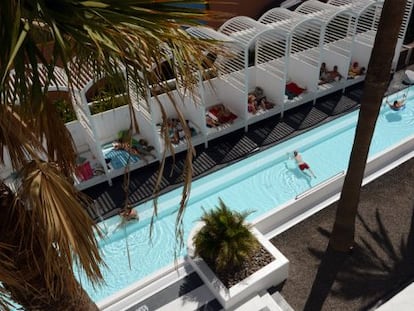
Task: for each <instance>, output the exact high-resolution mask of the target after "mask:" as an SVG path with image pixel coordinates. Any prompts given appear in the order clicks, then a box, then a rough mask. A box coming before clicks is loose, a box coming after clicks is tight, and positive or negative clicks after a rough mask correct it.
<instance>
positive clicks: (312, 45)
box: [259, 8, 324, 110]
mask: <svg viewBox="0 0 414 311" xmlns="http://www.w3.org/2000/svg"><path fill="white" fill-rule="evenodd" d="M259 22H261V23H263V24H266V25H268V26H271V27H272V28H275V29H279V31H283V32H284V35H285V39H284V40H283V41H280V42H278V44H279V46H280V47H281V48H282V47H283V46H284V45H285V46H286V54H285V55H286V57H284V58H282V59H280V62H278V67H279V68H282V71H284V73H283V75H284V79H285V80H284V84H283V85H281V89H280V90H279V92H280V94H282V95H281V96H283V102H284V110H289V109H291V108H294V107H296V106H299V105H301V104H303V103H306V102H309V101H313V100H314V96H315V92H316V91H317V87H318V81H319V69H320V63H321V51H322V37H323V27H324V24H323V22H322V21H321V20H319V19H317V18H314V17H308V16H306V15H304V14H300V13H297V12H293V11H290V10H287V9H284V8H275V9H272V10H269V11H267V12H266V13H264V14H263V15H262V16H261V17H260V18H259ZM283 62H284V66H283V65H282V64H283ZM281 76H282V74H281Z"/></svg>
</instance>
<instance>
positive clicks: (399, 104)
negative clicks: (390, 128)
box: [385, 94, 407, 111]
mask: <svg viewBox="0 0 414 311" xmlns="http://www.w3.org/2000/svg"><path fill="white" fill-rule="evenodd" d="M406 97H407V95H406V94H404V96H403V98H402V99H401V100H394V102H393V103H392V104H390V103H389V102H388V98H387V100H386V102H385V103H386V104H387V105H388V106H389V107H390V108H391V109H392V110H395V111H398V110H402V109H403V108H404V107H405V99H406Z"/></svg>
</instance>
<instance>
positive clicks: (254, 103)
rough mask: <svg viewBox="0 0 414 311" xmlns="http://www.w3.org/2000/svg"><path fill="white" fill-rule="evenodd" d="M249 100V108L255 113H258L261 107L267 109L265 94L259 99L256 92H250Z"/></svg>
mask: <svg viewBox="0 0 414 311" xmlns="http://www.w3.org/2000/svg"><path fill="white" fill-rule="evenodd" d="M247 101H248V102H247V109H248V111H249V112H251V113H253V114H256V112H257V111H258V110H259V109H263V110H266V97H264V96H263V97H262V98H261V99H260V100H258V99H257V97H256V95H255V94H249V96H248V97H247Z"/></svg>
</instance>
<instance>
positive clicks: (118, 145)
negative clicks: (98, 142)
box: [112, 140, 156, 162]
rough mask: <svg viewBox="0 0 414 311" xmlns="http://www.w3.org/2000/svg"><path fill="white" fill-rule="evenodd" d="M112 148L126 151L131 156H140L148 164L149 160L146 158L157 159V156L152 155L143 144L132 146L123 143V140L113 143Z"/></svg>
mask: <svg viewBox="0 0 414 311" xmlns="http://www.w3.org/2000/svg"><path fill="white" fill-rule="evenodd" d="M112 147H113V148H114V149H115V150H125V151H126V152H128V153H130V154H131V155H134V156H138V157H139V158H141V159H143V160H144V161H146V162H148V160H147V159H146V158H145V157H146V156H151V157H152V158H153V159H155V158H156V156H155V155H154V154H152V153H151V151H148V149H147V147H146V146H143V145H141V144H136V145H132V146H131V145H130V143H127V142H123V141H122V140H117V141H114V142H113V143H112Z"/></svg>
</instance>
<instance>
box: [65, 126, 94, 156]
mask: <svg viewBox="0 0 414 311" xmlns="http://www.w3.org/2000/svg"><path fill="white" fill-rule="evenodd" d="M65 125H66V128H67V129H68V130H69V132H70V134H71V135H72V138H73V141H74V143H75V147H76V150H77V152H78V153H82V152H85V151H87V150H89V145H88V142H87V140H86V136H85V130H84V129H83V127H82V126H81V124H80V123H79V121H72V122H68V123H66V124H65Z"/></svg>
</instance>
